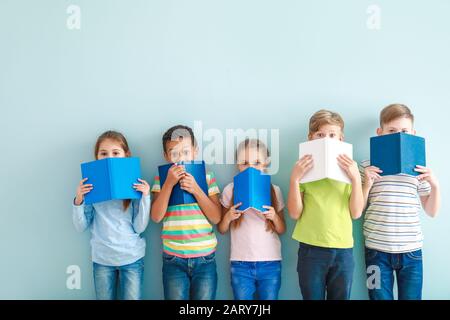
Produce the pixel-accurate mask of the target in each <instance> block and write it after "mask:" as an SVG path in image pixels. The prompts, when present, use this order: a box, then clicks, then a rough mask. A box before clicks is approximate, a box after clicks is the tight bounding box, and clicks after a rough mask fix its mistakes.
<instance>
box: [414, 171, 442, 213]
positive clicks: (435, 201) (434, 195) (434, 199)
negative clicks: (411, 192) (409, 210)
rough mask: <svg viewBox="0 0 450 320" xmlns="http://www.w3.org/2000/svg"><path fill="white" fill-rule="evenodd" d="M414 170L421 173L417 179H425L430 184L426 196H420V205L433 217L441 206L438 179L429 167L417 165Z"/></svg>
mask: <svg viewBox="0 0 450 320" xmlns="http://www.w3.org/2000/svg"><path fill="white" fill-rule="evenodd" d="M414 170H415V171H417V172H420V173H421V174H420V175H419V176H417V179H419V181H427V182H428V183H429V184H430V187H431V191H430V194H429V195H427V196H421V197H420V201H421V202H422V207H423V209H424V210H425V212H426V213H427V214H428V215H429V216H430V217H432V218H434V217H436V216H437V214H438V212H439V208H440V206H441V190H440V186H439V181H438V180H437V178H436V176H435V175H434V173H433V171H431V169H429V168H426V167H423V166H417V168H416V169H414Z"/></svg>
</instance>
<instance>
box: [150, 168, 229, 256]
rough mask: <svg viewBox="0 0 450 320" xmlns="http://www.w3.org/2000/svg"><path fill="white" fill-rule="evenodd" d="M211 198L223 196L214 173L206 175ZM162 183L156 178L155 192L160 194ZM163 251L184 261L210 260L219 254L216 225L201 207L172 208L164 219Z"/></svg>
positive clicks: (194, 204) (152, 190)
mask: <svg viewBox="0 0 450 320" xmlns="http://www.w3.org/2000/svg"><path fill="white" fill-rule="evenodd" d="M206 182H207V184H208V196H212V195H215V194H219V193H220V190H219V186H218V185H217V182H216V179H215V177H214V174H213V173H212V172H207V173H206ZM160 191H161V183H160V180H159V176H156V177H155V179H154V181H153V184H152V188H151V192H160ZM161 238H162V243H163V251H164V252H165V253H167V254H169V255H173V256H177V257H181V258H196V257H203V256H207V255H209V254H211V253H213V252H214V251H216V246H217V238H216V235H215V233H214V231H213V227H212V225H211V224H210V223H209V221H208V219H207V218H206V217H205V215H204V214H203V212H202V210H201V209H200V206H199V205H198V203H190V204H181V205H174V206H169V207H168V208H167V212H166V214H165V216H164V218H163V228H162V233H161Z"/></svg>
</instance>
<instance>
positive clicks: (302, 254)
mask: <svg viewBox="0 0 450 320" xmlns="http://www.w3.org/2000/svg"><path fill="white" fill-rule="evenodd" d="M310 250H311V247H309V246H305V245H302V244H300V248H299V249H298V257H299V258H307V257H308V255H309V252H310Z"/></svg>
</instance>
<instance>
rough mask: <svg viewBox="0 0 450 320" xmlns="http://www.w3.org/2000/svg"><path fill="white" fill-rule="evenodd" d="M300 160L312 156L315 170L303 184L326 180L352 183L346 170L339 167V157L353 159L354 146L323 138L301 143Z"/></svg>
mask: <svg viewBox="0 0 450 320" xmlns="http://www.w3.org/2000/svg"><path fill="white" fill-rule="evenodd" d="M299 150H300V152H299V159H301V158H302V157H303V156H305V155H307V154H310V155H312V158H313V161H314V163H313V168H312V169H311V170H310V171H308V172H307V173H306V174H305V176H304V177H303V179H302V180H300V182H301V183H307V182H312V181H318V180H322V179H325V178H329V179H333V180H337V181H342V182H345V183H351V182H350V179H349V177H348V176H347V174H346V173H345V171H344V170H342V169H341V167H339V165H338V160H337V157H338V156H339V155H341V154H346V155H347V156H349V157H350V158H352V159H353V146H352V145H351V144H350V143H346V142H342V141H339V140H336V139H330V138H323V139H317V140H311V141H307V142H303V143H300V145H299Z"/></svg>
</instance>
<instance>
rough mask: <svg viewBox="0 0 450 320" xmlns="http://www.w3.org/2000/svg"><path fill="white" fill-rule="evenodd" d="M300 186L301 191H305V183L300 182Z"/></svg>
mask: <svg viewBox="0 0 450 320" xmlns="http://www.w3.org/2000/svg"><path fill="white" fill-rule="evenodd" d="M299 188H300V192H301V193H303V192H305V185H304V184H302V183H300V186H299Z"/></svg>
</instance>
